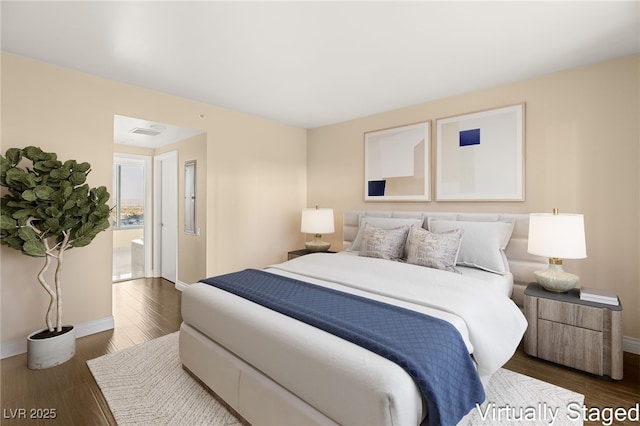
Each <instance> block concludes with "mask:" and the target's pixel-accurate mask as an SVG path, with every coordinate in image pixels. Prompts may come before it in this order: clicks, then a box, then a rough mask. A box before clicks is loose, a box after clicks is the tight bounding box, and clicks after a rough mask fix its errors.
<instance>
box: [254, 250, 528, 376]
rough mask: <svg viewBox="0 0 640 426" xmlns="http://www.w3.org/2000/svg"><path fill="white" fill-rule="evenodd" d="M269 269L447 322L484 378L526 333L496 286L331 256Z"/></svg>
mask: <svg viewBox="0 0 640 426" xmlns="http://www.w3.org/2000/svg"><path fill="white" fill-rule="evenodd" d="M267 270H268V271H270V272H274V273H277V274H281V275H287V276H292V277H294V278H296V277H298V278H300V277H304V281H308V282H314V283H317V284H322V285H324V286H327V287H332V288H336V289H340V290H343V291H348V292H350V293H354V294H361V295H366V296H367V297H371V298H375V299H378V300H382V301H386V302H388V303H392V304H395V305H399V306H404V307H407V308H409V309H413V310H417V311H420V312H423V313H426V314H429V315H432V316H436V317H438V318H441V319H444V320H446V321H449V322H450V323H451V324H453V325H454V326H455V327H456V328H457V329H458V330H459V331H460V334H461V335H462V337H463V339H464V340H465V343H466V344H467V348H468V349H469V352H470V353H471V354H472V355H473V358H474V359H475V361H476V363H477V366H478V374H479V375H480V376H481V377H487V376H490V375H491V374H493V373H494V372H496V371H497V370H498V369H499V368H500V367H502V366H503V365H504V364H505V363H506V362H507V361H508V360H509V359H510V358H511V356H512V355H513V353H514V352H515V350H516V348H517V346H518V344H519V343H520V340H521V339H522V336H523V334H524V332H525V330H526V328H527V321H526V319H525V317H524V315H523V314H522V312H521V311H520V309H519V308H518V307H517V306H516V304H515V303H514V302H513V301H512V300H511V299H509V298H508V297H507V296H505V295H504V294H502V293H500V292H499V291H496V289H495V288H494V287H493V286H491V285H490V284H488V283H486V282H483V281H481V280H478V279H474V278H470V277H466V276H463V275H460V274H455V273H451V272H447V271H441V270H437V269H432V268H424V267H421V266H416V265H410V264H406V263H399V262H392V261H383V260H381V259H373V258H368V257H360V256H346V255H344V256H341V255H335V254H328V253H317V254H312V255H307V256H301V257H298V258H296V259H293V260H290V261H288V262H284V263H281V264H278V265H272V266H270V267H268V268H267ZM367 293H368V294H367Z"/></svg>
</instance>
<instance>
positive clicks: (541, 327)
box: [524, 283, 622, 380]
mask: <svg viewBox="0 0 640 426" xmlns="http://www.w3.org/2000/svg"><path fill="white" fill-rule="evenodd" d="M524 314H525V316H526V317H527V321H528V322H529V327H528V328H527V331H526V333H525V335H524V351H525V353H527V354H529V355H532V356H535V357H538V358H542V359H545V360H547V361H552V362H555V363H558V364H561V365H566V366H568V367H572V368H576V369H578V370H583V371H586V372H589V373H593V374H597V375H599V376H609V377H611V378H612V379H616V380H621V379H622V305H618V306H615V305H607V304H603V303H595V302H588V301H585V300H580V290H579V289H573V290H571V291H569V292H568V293H552V292H549V291H546V290H545V289H544V288H542V286H541V285H540V284H538V283H531V284H529V285H528V286H527V289H526V290H525V292H524Z"/></svg>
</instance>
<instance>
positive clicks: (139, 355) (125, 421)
mask: <svg viewBox="0 0 640 426" xmlns="http://www.w3.org/2000/svg"><path fill="white" fill-rule="evenodd" d="M87 364H88V365H89V369H90V370H91V373H92V374H93V376H94V377H95V379H96V382H97V383H98V386H100V389H101V390H102V393H103V394H104V396H105V398H106V400H107V402H108V404H109V407H110V408H111V412H112V413H113V416H114V418H115V419H116V421H117V422H118V425H120V426H125V425H162V424H164V425H172V426H173V425H188V426H197V425H211V426H227V425H240V422H239V421H238V420H237V419H236V418H235V417H234V416H233V415H232V414H231V413H230V412H229V411H228V410H227V409H226V408H225V407H224V406H222V405H221V404H220V403H218V402H217V401H216V399H215V398H214V397H213V396H211V394H210V393H209V392H208V391H207V390H205V389H204V388H203V387H202V386H201V385H200V384H199V383H198V382H196V381H195V380H194V379H193V378H192V377H191V376H189V374H187V373H186V372H185V371H184V370H183V369H182V365H181V363H180V359H179V356H178V333H173V334H169V335H167V336H163V337H160V338H158V339H154V340H152V341H150V342H147V343H143V344H140V345H137V346H133V347H131V348H127V349H125V350H123V351H120V352H117V353H113V354H108V355H104V356H102V357H100V358H96V359H92V360H89V361H87ZM583 401H584V396H583V395H580V394H578V393H575V392H571V391H569V390H566V389H563V388H560V387H557V386H554V385H551V384H549V383H545V382H542V381H540V380H536V379H533V378H531V377H527V376H523V375H521V374H518V373H514V372H512V371H508V370H505V369H501V370H500V371H498V372H497V373H496V374H495V375H494V376H493V378H492V379H491V382H490V383H489V386H488V388H487V398H486V401H485V403H484V404H483V405H482V406H481V407H479V408H476V409H474V410H472V411H471V413H470V414H469V415H468V416H467V417H466V418H465V419H464V420H465V421H466V422H467V424H470V425H474V426H475V425H518V426H522V425H544V424H548V425H551V424H553V425H554V426H558V425H580V424H582V421H581V420H579V421H572V419H571V417H572V416H570V414H571V413H570V412H569V411H567V406H568V405H569V404H571V403H575V404H578V406H580V407H581V406H582V403H583ZM556 410H558V411H557V412H556ZM553 413H555V417H552V416H553V415H554V414H553Z"/></svg>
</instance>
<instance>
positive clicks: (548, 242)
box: [527, 209, 587, 293]
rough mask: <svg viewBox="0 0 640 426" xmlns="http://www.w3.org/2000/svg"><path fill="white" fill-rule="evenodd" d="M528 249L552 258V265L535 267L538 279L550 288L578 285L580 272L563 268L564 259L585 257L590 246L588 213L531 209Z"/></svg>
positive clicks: (564, 291) (556, 289)
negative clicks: (586, 226) (586, 227)
mask: <svg viewBox="0 0 640 426" xmlns="http://www.w3.org/2000/svg"><path fill="white" fill-rule="evenodd" d="M527 251H528V252H529V253H531V254H535V255H538V256H545V257H548V258H549V268H548V269H547V270H545V271H535V272H534V275H535V277H536V281H538V283H540V284H541V285H542V287H544V288H545V289H546V290H548V291H553V292H557V293H566V292H567V291H569V290H571V289H572V288H574V287H575V286H576V285H578V282H579V281H580V278H579V277H578V276H577V275H574V274H570V273H568V272H565V271H564V270H563V269H562V259H584V258H586V257H587V248H586V244H585V237H584V216H583V215H581V214H567V213H563V214H560V213H558V209H553V213H531V215H530V216H529V245H528V247H527Z"/></svg>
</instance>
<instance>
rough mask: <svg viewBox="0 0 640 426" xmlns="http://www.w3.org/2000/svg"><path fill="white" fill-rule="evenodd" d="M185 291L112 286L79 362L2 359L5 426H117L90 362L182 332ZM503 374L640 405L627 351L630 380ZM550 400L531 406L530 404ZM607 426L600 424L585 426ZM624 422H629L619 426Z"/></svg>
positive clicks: (556, 372) (528, 366) (144, 283)
mask: <svg viewBox="0 0 640 426" xmlns="http://www.w3.org/2000/svg"><path fill="white" fill-rule="evenodd" d="M180 301H181V293H180V292H179V291H177V290H175V288H174V286H173V284H171V283H169V282H167V281H164V280H161V279H140V280H134V281H125V282H120V283H117V284H114V285H113V313H114V317H115V323H116V326H115V329H114V330H110V331H105V332H102V333H97V334H94V335H91V336H86V337H82V338H80V339H78V342H77V354H76V356H75V358H74V359H73V360H71V361H69V362H67V363H65V364H63V365H60V366H57V367H53V368H49V369H46V370H38V371H32V370H29V369H27V366H26V364H27V361H26V355H25V354H22V355H18V356H15V357H11V358H6V359H4V360H2V361H1V363H0V368H1V373H2V383H1V387H0V401H1V404H0V405H1V408H2V418H1V423H0V424H2V425H7V426H9V425H15V426H22V425H37V424H42V425H54V424H59V425H65V426H66V425H79V426H87V425H115V421H114V419H113V416H112V415H111V412H110V411H109V408H108V406H107V404H106V402H105V400H104V398H103V396H102V394H101V392H100V390H99V389H98V386H97V385H96V383H95V381H94V379H93V376H92V375H91V372H90V371H89V369H88V367H87V365H86V361H87V360H89V359H92V358H97V357H99V356H101V355H104V354H107V353H111V352H116V351H119V350H121V349H124V348H127V347H129V346H133V345H135V344H138V343H143V342H145V341H148V340H151V339H154V338H156V337H160V336H163V335H165V334H168V333H172V332H174V331H177V330H178V329H179V327H180V322H181V316H180ZM505 368H507V369H509V370H512V371H516V372H518V373H522V374H525V375H528V376H531V377H535V378H537V379H540V380H543V381H546V382H549V383H553V384H555V385H557V386H561V387H564V388H566V389H570V390H572V391H575V392H578V393H581V394H583V395H585V405H586V406H587V407H601V408H605V407H626V408H629V407H632V406H634V405H635V404H636V403H637V402H638V401H639V400H640V356H638V355H634V354H630V353H625V356H624V379H623V380H621V381H611V380H606V379H602V378H599V377H595V376H592V375H590V374H586V373H583V372H580V371H576V370H571V369H568V368H565V367H561V366H558V365H555V364H553V363H550V362H546V361H541V360H538V359H536V358H532V357H529V356H528V355H525V354H524V352H523V351H522V348H519V349H518V351H517V353H516V354H515V355H514V356H513V358H512V359H511V360H510V361H509V362H508V363H507V365H506V366H505ZM542 401H544V395H541V396H540V401H532V402H531V403H532V405H534V404H537V403H538V402H542ZM20 409H25V410H26V415H27V417H28V416H29V414H30V410H31V409H36V410H37V409H39V410H41V411H40V412H39V413H40V414H44V413H45V410H47V409H49V410H51V409H54V410H55V414H56V418H55V419H50V420H44V419H43V420H35V419H19V418H12V417H15V416H16V415H19V414H20V412H19V411H16V410H20ZM585 424H586V425H601V424H602V422H586V423H585ZM613 424H624V423H615V422H614V423H613ZM627 424H629V423H627Z"/></svg>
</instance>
